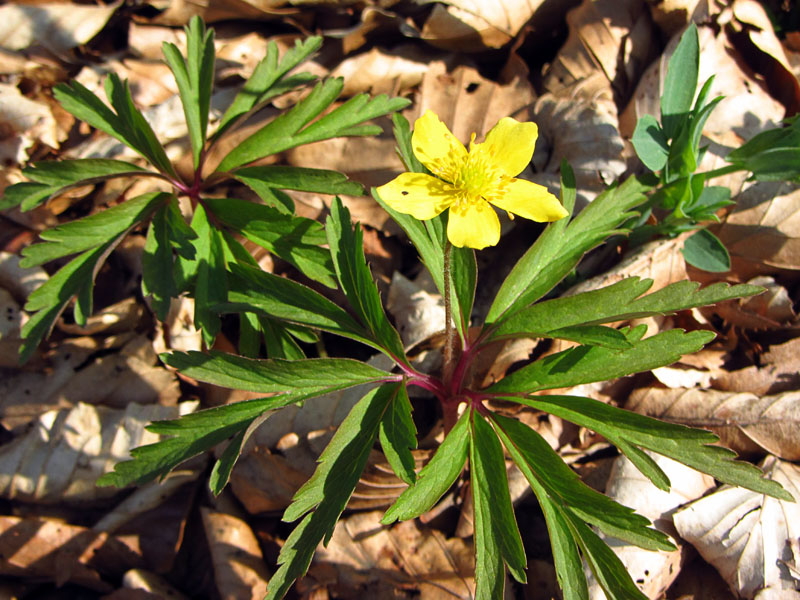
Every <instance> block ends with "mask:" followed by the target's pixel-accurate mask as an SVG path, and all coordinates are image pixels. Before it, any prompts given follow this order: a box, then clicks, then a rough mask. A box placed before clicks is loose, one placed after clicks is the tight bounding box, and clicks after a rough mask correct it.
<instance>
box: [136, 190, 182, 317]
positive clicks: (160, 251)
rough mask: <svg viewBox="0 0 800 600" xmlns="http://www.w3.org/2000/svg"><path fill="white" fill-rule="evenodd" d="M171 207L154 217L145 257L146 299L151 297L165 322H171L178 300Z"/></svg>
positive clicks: (145, 247) (157, 313) (157, 311)
mask: <svg viewBox="0 0 800 600" xmlns="http://www.w3.org/2000/svg"><path fill="white" fill-rule="evenodd" d="M169 207H170V205H169V204H164V205H162V206H161V207H160V208H159V209H158V210H157V211H156V213H155V215H153V220H152V221H151V222H150V227H149V229H148V230H147V239H146V241H145V244H144V252H143V254H142V295H143V296H145V297H147V296H150V305H151V306H152V308H153V311H154V312H155V313H156V316H157V317H158V318H159V319H160V320H162V321H165V320H166V319H167V313H168V312H169V306H170V300H171V299H172V298H173V297H175V296H177V288H176V287H175V277H174V276H173V260H172V246H171V245H170V243H169V234H170V231H169V227H168V225H167V216H166V215H167V213H168V212H169V210H170V208H169Z"/></svg>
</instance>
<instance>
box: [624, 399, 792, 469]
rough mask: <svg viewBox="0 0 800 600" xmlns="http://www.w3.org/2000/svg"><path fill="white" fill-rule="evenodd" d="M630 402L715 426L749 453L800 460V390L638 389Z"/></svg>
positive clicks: (662, 415) (728, 442)
mask: <svg viewBox="0 0 800 600" xmlns="http://www.w3.org/2000/svg"><path fill="white" fill-rule="evenodd" d="M626 408H628V409H629V410H634V411H636V412H639V413H642V414H645V415H648V416H651V417H657V418H659V419H663V420H666V421H672V422H676V423H682V424H684V425H689V426H691V427H699V428H702V429H708V430H710V431H713V432H714V433H716V434H717V435H718V436H719V437H720V441H721V442H722V444H723V445H725V446H727V447H729V448H731V449H732V450H735V451H736V452H738V453H740V454H743V455H752V454H760V453H763V452H764V451H767V452H770V453H772V454H775V455H777V456H780V457H781V458H784V459H786V460H800V440H798V438H797V431H798V430H800V392H785V393H783V394H778V395H775V396H763V397H759V396H756V395H755V394H749V393H736V392H720V391H717V390H705V389H688V390H686V389H672V390H665V389H660V388H646V389H641V390H636V391H635V392H634V393H633V394H632V395H631V397H630V399H629V401H628V404H627V405H626Z"/></svg>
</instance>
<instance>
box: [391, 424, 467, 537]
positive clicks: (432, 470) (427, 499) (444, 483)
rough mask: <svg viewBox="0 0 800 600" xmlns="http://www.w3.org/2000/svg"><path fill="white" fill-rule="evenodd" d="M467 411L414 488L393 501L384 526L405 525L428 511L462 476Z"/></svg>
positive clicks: (465, 458)
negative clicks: (403, 523)
mask: <svg viewBox="0 0 800 600" xmlns="http://www.w3.org/2000/svg"><path fill="white" fill-rule="evenodd" d="M468 413H469V411H465V412H464V414H463V415H462V416H461V418H460V419H459V420H458V421H457V422H456V424H455V426H454V427H453V429H451V430H450V433H448V434H447V437H445V438H444V441H443V442H442V445H441V446H439V448H438V449H437V450H436V454H434V455H433V458H431V460H430V462H429V463H428V464H427V465H425V466H424V467H423V468H422V470H421V471H420V472H419V475H417V481H416V483H415V484H414V485H412V486H410V487H408V488H407V489H406V490H405V491H404V492H403V493H402V494H400V497H399V498H398V499H397V500H395V503H394V504H392V505H391V506H390V507H389V509H388V510H387V511H386V513H385V514H384V515H383V518H382V519H381V523H384V524H386V525H388V524H390V523H393V522H394V521H407V520H408V519H413V518H415V517H418V516H420V515H421V514H422V513H424V512H427V511H428V510H430V509H431V508H432V507H433V505H434V504H436V503H437V502H438V501H439V498H441V497H442V496H444V494H445V492H446V491H447V490H448V489H450V486H452V485H453V483H454V482H455V480H456V478H457V477H458V476H459V475H460V474H461V471H462V469H463V468H464V463H465V462H466V460H467V453H468V451H469V430H470V427H469V414H468Z"/></svg>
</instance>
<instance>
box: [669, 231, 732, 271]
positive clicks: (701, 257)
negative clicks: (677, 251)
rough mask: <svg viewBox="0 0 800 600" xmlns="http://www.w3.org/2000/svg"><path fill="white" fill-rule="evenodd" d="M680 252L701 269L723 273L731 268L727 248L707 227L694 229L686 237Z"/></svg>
mask: <svg viewBox="0 0 800 600" xmlns="http://www.w3.org/2000/svg"><path fill="white" fill-rule="evenodd" d="M681 253H682V254H683V258H684V259H685V260H686V262H687V263H689V264H690V265H692V266H693V267H697V268H698V269H702V270H703V271H709V272H711V273H725V272H727V271H730V270H731V257H730V254H728V249H727V248H725V245H724V244H723V243H722V242H721V241H720V240H719V238H718V237H717V236H715V235H714V234H713V233H711V232H710V231H708V230H707V229H701V230H699V231H696V232H695V233H694V234H692V235H691V236H689V237H688V238H686V241H685V242H684V243H683V249H682V250H681Z"/></svg>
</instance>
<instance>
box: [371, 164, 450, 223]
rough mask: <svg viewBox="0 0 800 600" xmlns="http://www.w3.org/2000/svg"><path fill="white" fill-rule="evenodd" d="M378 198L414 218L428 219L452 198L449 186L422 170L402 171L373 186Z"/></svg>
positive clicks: (445, 206)
mask: <svg viewBox="0 0 800 600" xmlns="http://www.w3.org/2000/svg"><path fill="white" fill-rule="evenodd" d="M376 191H377V192H378V195H379V196H380V197H381V200H383V201H384V202H386V204H388V205H389V207H390V208H392V209H394V210H396V211H397V212H400V213H403V214H406V215H411V216H412V217H414V218H415V219H420V220H425V219H432V218H433V217H435V216H436V215H438V214H439V213H440V212H442V211H443V210H444V209H445V208H447V207H448V206H450V204H451V203H452V202H453V200H454V199H455V197H456V196H455V191H454V190H453V186H451V185H450V184H449V183H446V182H444V181H442V180H440V179H436V177H432V176H431V175H428V174H426V173H402V174H400V175H398V176H397V177H395V178H394V179H392V180H391V181H390V182H389V183H387V184H386V185H382V186H380V187H378V188H376Z"/></svg>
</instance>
